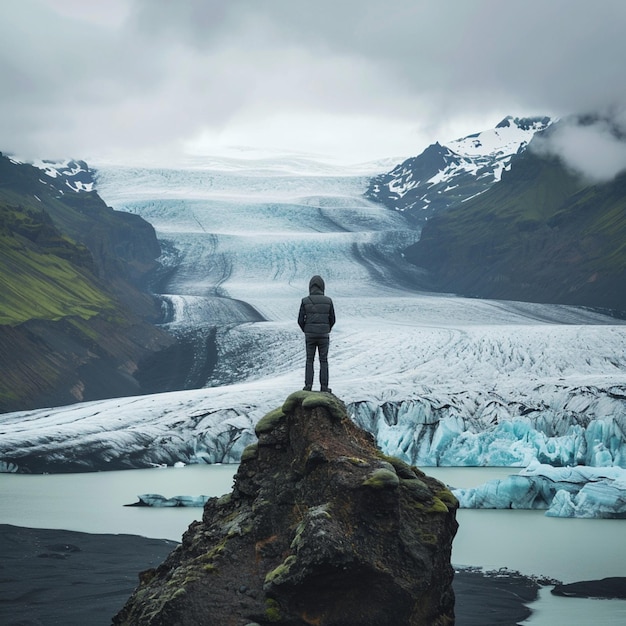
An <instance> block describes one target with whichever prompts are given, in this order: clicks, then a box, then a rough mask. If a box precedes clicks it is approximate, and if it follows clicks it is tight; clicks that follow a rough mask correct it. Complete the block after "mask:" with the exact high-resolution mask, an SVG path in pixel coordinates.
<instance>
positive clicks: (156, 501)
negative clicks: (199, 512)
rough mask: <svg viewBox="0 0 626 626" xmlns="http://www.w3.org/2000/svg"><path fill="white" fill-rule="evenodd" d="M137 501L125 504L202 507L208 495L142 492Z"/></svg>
mask: <svg viewBox="0 0 626 626" xmlns="http://www.w3.org/2000/svg"><path fill="white" fill-rule="evenodd" d="M137 497H138V498H139V501H138V502H133V504H127V505H126V506H151V507H173V506H185V507H202V506H204V505H205V504H206V501H207V500H208V499H209V496H174V497H172V498H166V497H165V496H162V495H160V494H158V493H144V494H142V495H140V496H137Z"/></svg>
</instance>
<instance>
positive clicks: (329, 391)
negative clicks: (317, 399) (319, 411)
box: [322, 387, 333, 393]
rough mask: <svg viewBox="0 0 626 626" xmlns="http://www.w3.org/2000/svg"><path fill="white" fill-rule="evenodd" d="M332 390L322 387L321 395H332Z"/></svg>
mask: <svg viewBox="0 0 626 626" xmlns="http://www.w3.org/2000/svg"><path fill="white" fill-rule="evenodd" d="M332 392H333V390H332V389H331V388H330V387H322V393H332Z"/></svg>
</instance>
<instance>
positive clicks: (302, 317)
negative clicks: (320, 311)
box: [298, 302, 306, 332]
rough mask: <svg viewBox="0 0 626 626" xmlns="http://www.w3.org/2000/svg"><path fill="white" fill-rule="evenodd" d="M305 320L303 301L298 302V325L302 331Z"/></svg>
mask: <svg viewBox="0 0 626 626" xmlns="http://www.w3.org/2000/svg"><path fill="white" fill-rule="evenodd" d="M305 322H306V310H305V308H304V302H301V303H300V312H299V313H298V326H300V329H301V330H302V332H304V323H305Z"/></svg>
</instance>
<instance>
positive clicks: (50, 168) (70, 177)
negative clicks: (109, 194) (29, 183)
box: [10, 157, 95, 193]
mask: <svg viewBox="0 0 626 626" xmlns="http://www.w3.org/2000/svg"><path fill="white" fill-rule="evenodd" d="M10 159H11V161H13V162H14V163H25V161H23V160H22V159H19V158H18V157H10ZM29 163H30V164H31V165H33V166H34V167H36V168H38V169H40V170H41V171H42V172H43V173H44V174H45V175H46V178H43V179H41V182H42V183H46V184H49V185H50V186H52V187H54V188H55V189H56V190H57V191H59V192H60V193H64V192H66V191H68V190H69V191H73V192H83V191H93V190H94V188H95V183H94V180H93V172H92V171H91V170H90V169H89V166H88V165H87V163H86V162H85V161H81V160H78V161H77V160H74V159H65V160H63V161H50V160H46V159H37V160H35V161H32V162H29Z"/></svg>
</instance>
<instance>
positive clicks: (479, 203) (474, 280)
mask: <svg viewBox="0 0 626 626" xmlns="http://www.w3.org/2000/svg"><path fill="white" fill-rule="evenodd" d="M625 208H626V175H625V174H623V173H622V174H621V175H619V176H617V177H616V178H615V179H613V180H611V181H609V182H604V183H597V184H590V183H588V182H586V181H585V180H583V179H582V178H580V177H578V176H576V175H575V174H573V173H572V172H571V171H569V170H568V169H567V168H566V167H565V166H564V165H563V164H562V163H561V162H560V161H559V160H558V159H556V158H553V157H552V158H548V157H542V156H538V155H536V154H534V153H533V152H532V151H530V150H527V151H526V152H524V153H523V154H522V155H519V156H518V157H516V158H514V159H513V160H512V161H511V170H510V171H508V172H504V173H503V175H502V180H501V182H500V183H498V184H497V185H494V186H493V187H492V188H491V189H489V191H487V192H485V193H484V194H482V195H480V196H478V197H477V198H475V199H474V200H471V201H468V202H467V203H465V204H464V205H463V206H462V207H455V208H452V209H449V210H447V211H445V212H444V213H439V214H437V215H435V216H434V217H433V218H432V219H431V220H429V221H428V222H427V223H426V225H425V226H424V228H423V230H422V235H421V239H420V241H419V242H417V243H416V244H414V245H413V246H411V247H410V248H409V249H407V250H406V251H405V256H406V258H407V260H409V261H410V262H412V263H414V264H415V265H418V266H419V267H421V268H423V269H425V270H427V272H428V280H429V281H430V282H429V283H428V287H429V288H430V289H433V290H434V291H444V292H445V291H447V292H455V293H458V294H462V295H465V296H476V297H481V298H498V299H509V300H524V301H529V302H547V303H557V304H575V305H584V306H590V307H601V308H606V309H613V310H616V311H622V312H625V311H626V292H625V291H624V289H623V284H624V280H625V279H626V251H625V250H626V249H625V247H624V241H626V212H625V210H624V209H625Z"/></svg>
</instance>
